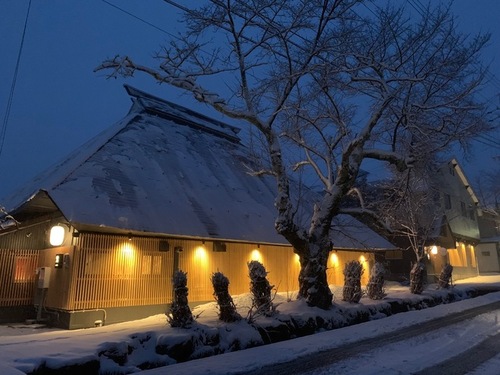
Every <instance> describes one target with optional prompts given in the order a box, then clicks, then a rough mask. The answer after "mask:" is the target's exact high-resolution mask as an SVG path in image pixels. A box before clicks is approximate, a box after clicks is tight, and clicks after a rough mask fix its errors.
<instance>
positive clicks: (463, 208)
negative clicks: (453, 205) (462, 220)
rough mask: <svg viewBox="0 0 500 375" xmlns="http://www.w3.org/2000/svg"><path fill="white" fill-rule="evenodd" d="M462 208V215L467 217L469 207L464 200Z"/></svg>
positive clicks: (461, 203) (461, 204)
mask: <svg viewBox="0 0 500 375" xmlns="http://www.w3.org/2000/svg"><path fill="white" fill-rule="evenodd" d="M460 209H461V211H462V216H463V217H467V209H466V208H465V203H464V202H460Z"/></svg>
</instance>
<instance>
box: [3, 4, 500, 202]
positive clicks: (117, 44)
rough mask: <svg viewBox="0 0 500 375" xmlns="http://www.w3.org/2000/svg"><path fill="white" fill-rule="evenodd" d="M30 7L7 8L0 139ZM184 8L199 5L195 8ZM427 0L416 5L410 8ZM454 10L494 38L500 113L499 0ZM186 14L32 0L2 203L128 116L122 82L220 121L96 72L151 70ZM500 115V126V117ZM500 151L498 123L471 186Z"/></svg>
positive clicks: (488, 94)
mask: <svg viewBox="0 0 500 375" xmlns="http://www.w3.org/2000/svg"><path fill="white" fill-rule="evenodd" d="M29 1H30V0H15V1H12V0H0V121H1V122H0V135H1V134H2V126H3V121H4V116H5V113H6V109H7V106H8V100H9V93H10V91H11V84H12V80H13V77H14V71H15V69H16V61H17V55H18V52H19V47H20V44H21V37H22V33H23V27H24V22H25V18H26V12H27V10H28V4H29ZM177 2H178V3H179V4H182V5H186V6H192V4H193V2H192V1H189V0H179V1H177ZM424 2H425V1H424V0H412V1H411V4H415V6H418V4H419V3H424ZM110 4H115V5H119V6H120V7H121V8H123V9H125V10H126V11H127V12H130V13H131V14H133V15H135V16H137V17H139V18H141V19H143V20H145V21H146V22H148V23H150V24H152V25H154V26H156V27H158V28H160V29H161V30H159V29H158V28H155V27H153V26H150V25H148V24H146V23H145V22H143V21H140V20H138V19H136V18H134V17H132V16H130V15H127V14H125V13H123V12H122V11H120V10H118V9H116V8H115V7H113V6H112V5H110ZM452 9H453V11H454V13H456V14H457V15H458V17H459V26H460V28H461V29H462V30H463V31H465V32H467V33H475V32H477V31H487V32H491V33H492V39H491V44H490V46H489V48H488V50H487V52H486V53H485V56H484V58H485V63H486V64H488V65H490V70H491V73H492V74H491V75H490V76H489V78H490V82H489V83H488V84H487V85H486V87H485V89H484V92H483V94H482V95H483V96H484V98H485V99H487V100H491V103H492V104H493V105H494V106H496V107H500V26H499V25H500V23H499V20H500V1H498V0H455V1H454V2H453V6H452ZM179 13H180V11H179V10H178V9H176V8H174V7H172V6H171V5H169V4H168V3H166V2H165V1H163V0H149V1H147V2H145V1H143V0H142V1H139V0H120V1H118V0H105V1H104V0H85V1H76V0H51V1H41V0H32V4H31V9H30V14H29V18H28V25H27V29H26V36H25V39H24V46H23V52H22V56H21V61H20V64H19V66H18V75H17V81H16V86H15V91H14V96H13V100H12V102H11V110H10V117H9V121H8V122H7V127H6V128H5V129H4V130H5V138H4V145H3V150H2V153H1V154H0V197H4V196H5V195H8V194H10V193H12V192H13V191H14V190H15V189H16V188H18V187H20V186H22V184H23V183H25V182H26V181H29V180H30V179H32V178H33V177H34V176H35V175H36V174H37V173H39V172H40V171H42V170H44V169H46V168H47V167H49V166H51V165H53V164H55V163H56V162H57V161H59V160H60V159H62V158H63V157H64V156H65V155H67V154H68V153H69V152H71V151H73V150H74V149H75V148H77V147H78V146H80V145H81V144H82V143H84V142H85V141H87V140H88V139H90V138H91V137H93V136H95V135H96V134H98V133H99V132H101V131H102V130H104V129H106V128H107V127H109V126H111V125H112V124H113V123H115V122H116V121H118V120H120V119H121V118H122V117H123V116H125V114H126V113H127V111H128V109H129V107H130V99H129V97H128V96H127V94H126V93H125V90H124V89H123V84H124V83H128V84H131V85H132V86H135V87H137V88H139V89H141V90H145V91H147V92H150V93H152V94H154V95H158V96H160V97H163V98H165V99H167V100H170V101H173V102H176V103H178V104H181V105H186V106H190V107H191V108H193V109H194V110H197V111H201V112H203V113H206V114H208V115H210V116H214V117H216V118H220V116H219V115H218V114H216V113H215V112H213V111H211V110H210V109H208V108H207V107H205V106H202V105H201V104H199V103H197V102H196V101H194V100H193V99H191V98H190V97H189V95H187V94H183V93H182V92H180V91H177V90H175V89H172V88H169V87H167V86H159V85H158V84H156V83H154V82H153V81H152V80H151V79H149V78H147V77H145V76H141V75H137V76H136V77H135V78H134V79H128V80H126V81H125V80H123V79H117V80H106V79H105V78H104V76H103V74H102V73H97V74H96V73H93V69H94V68H95V67H96V66H97V65H98V64H99V63H100V62H101V61H102V60H103V59H105V58H107V57H113V56H115V55H117V54H128V55H130V56H132V57H134V58H135V60H137V61H140V62H141V63H148V62H152V59H151V56H152V54H153V52H154V51H156V50H158V47H159V45H160V44H162V43H163V42H165V41H167V40H168V39H170V38H171V37H170V36H169V35H168V33H170V34H174V35H175V34H177V33H178V30H179V29H180V28H181V27H182V25H180V24H177V23H176V19H178V18H179ZM497 113H498V115H496V118H497V123H499V122H500V119H499V116H500V110H499V111H498V112H497ZM492 142H496V143H497V145H496V147H493V146H491V144H492ZM485 143H487V144H485ZM498 144H500V125H499V126H498V127H497V131H496V133H495V134H493V135H492V136H491V137H490V140H489V141H488V140H479V141H478V142H476V143H475V152H474V154H473V156H472V157H470V158H469V159H468V160H465V159H464V158H463V157H461V156H460V155H456V156H457V157H458V159H459V161H460V162H461V164H462V166H463V167H464V169H465V172H466V174H467V176H468V177H469V179H470V180H471V182H473V181H474V180H475V179H476V176H477V175H478V174H479V172H480V171H483V170H488V169H492V168H494V167H495V166H496V168H498V164H500V146H499V145H498ZM495 157H496V159H495ZM495 163H496V164H495ZM499 183H500V182H499ZM0 203H1V202H0Z"/></svg>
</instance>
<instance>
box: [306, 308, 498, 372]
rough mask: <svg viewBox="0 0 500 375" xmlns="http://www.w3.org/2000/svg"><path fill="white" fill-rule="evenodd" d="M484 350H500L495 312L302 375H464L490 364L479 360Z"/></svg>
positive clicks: (379, 347) (378, 348)
mask: <svg viewBox="0 0 500 375" xmlns="http://www.w3.org/2000/svg"><path fill="white" fill-rule="evenodd" d="M483 343H485V344H484V345H483ZM484 347H486V348H488V349H494V350H497V353H498V349H500V310H498V309H497V310H496V311H493V312H490V313H486V314H482V315H479V316H477V317H475V318H473V319H470V320H466V321H464V322H460V323H457V324H453V325H450V326H447V327H444V328H441V329H437V330H431V331H429V332H427V333H424V334H420V335H417V336H413V337H410V338H408V339H405V340H403V341H397V342H394V343H389V344H387V345H386V344H384V341H383V340H381V342H380V345H379V346H378V347H376V348H374V349H372V350H368V351H366V352H364V353H362V354H359V355H356V356H353V357H349V358H348V359H346V360H342V361H339V362H336V363H335V364H332V365H329V366H325V367H323V368H321V369H317V370H313V371H310V372H303V374H307V375H327V374H343V375H344V374H345V375H348V374H356V375H358V374H381V373H383V374H387V375H391V374H426V375H432V374H464V373H467V372H468V371H472V370H474V369H475V368H476V367H477V366H479V365H481V364H482V362H483V361H484V360H486V361H489V360H490V358H488V357H486V358H484V357H482V356H481V354H482V353H484V352H485V350H484ZM490 353H491V351H489V352H488V354H490ZM450 359H455V361H449V362H448V360H450ZM497 359H498V358H497ZM494 361H495V360H493V362H494ZM443 362H445V363H444V364H443ZM493 362H492V364H493ZM485 373H490V374H492V375H493V374H496V375H498V374H499V373H500V366H498V367H497V366H494V367H493V368H491V369H490V370H488V372H486V368H483V370H482V372H481V374H485Z"/></svg>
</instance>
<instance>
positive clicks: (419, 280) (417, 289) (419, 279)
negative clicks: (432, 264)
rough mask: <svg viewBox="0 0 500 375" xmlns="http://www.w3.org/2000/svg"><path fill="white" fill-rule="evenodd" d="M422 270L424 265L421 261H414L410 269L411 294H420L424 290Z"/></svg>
mask: <svg viewBox="0 0 500 375" xmlns="http://www.w3.org/2000/svg"><path fill="white" fill-rule="evenodd" d="M424 271H425V266H424V264H423V263H422V262H416V263H415V264H414V265H413V267H412V268H411V271H410V292H411V293H413V294H422V291H423V290H424Z"/></svg>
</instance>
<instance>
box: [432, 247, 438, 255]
mask: <svg viewBox="0 0 500 375" xmlns="http://www.w3.org/2000/svg"><path fill="white" fill-rule="evenodd" d="M437 253H438V248H437V246H436V245H434V246H432V247H431V254H432V255H436V254H437Z"/></svg>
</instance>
